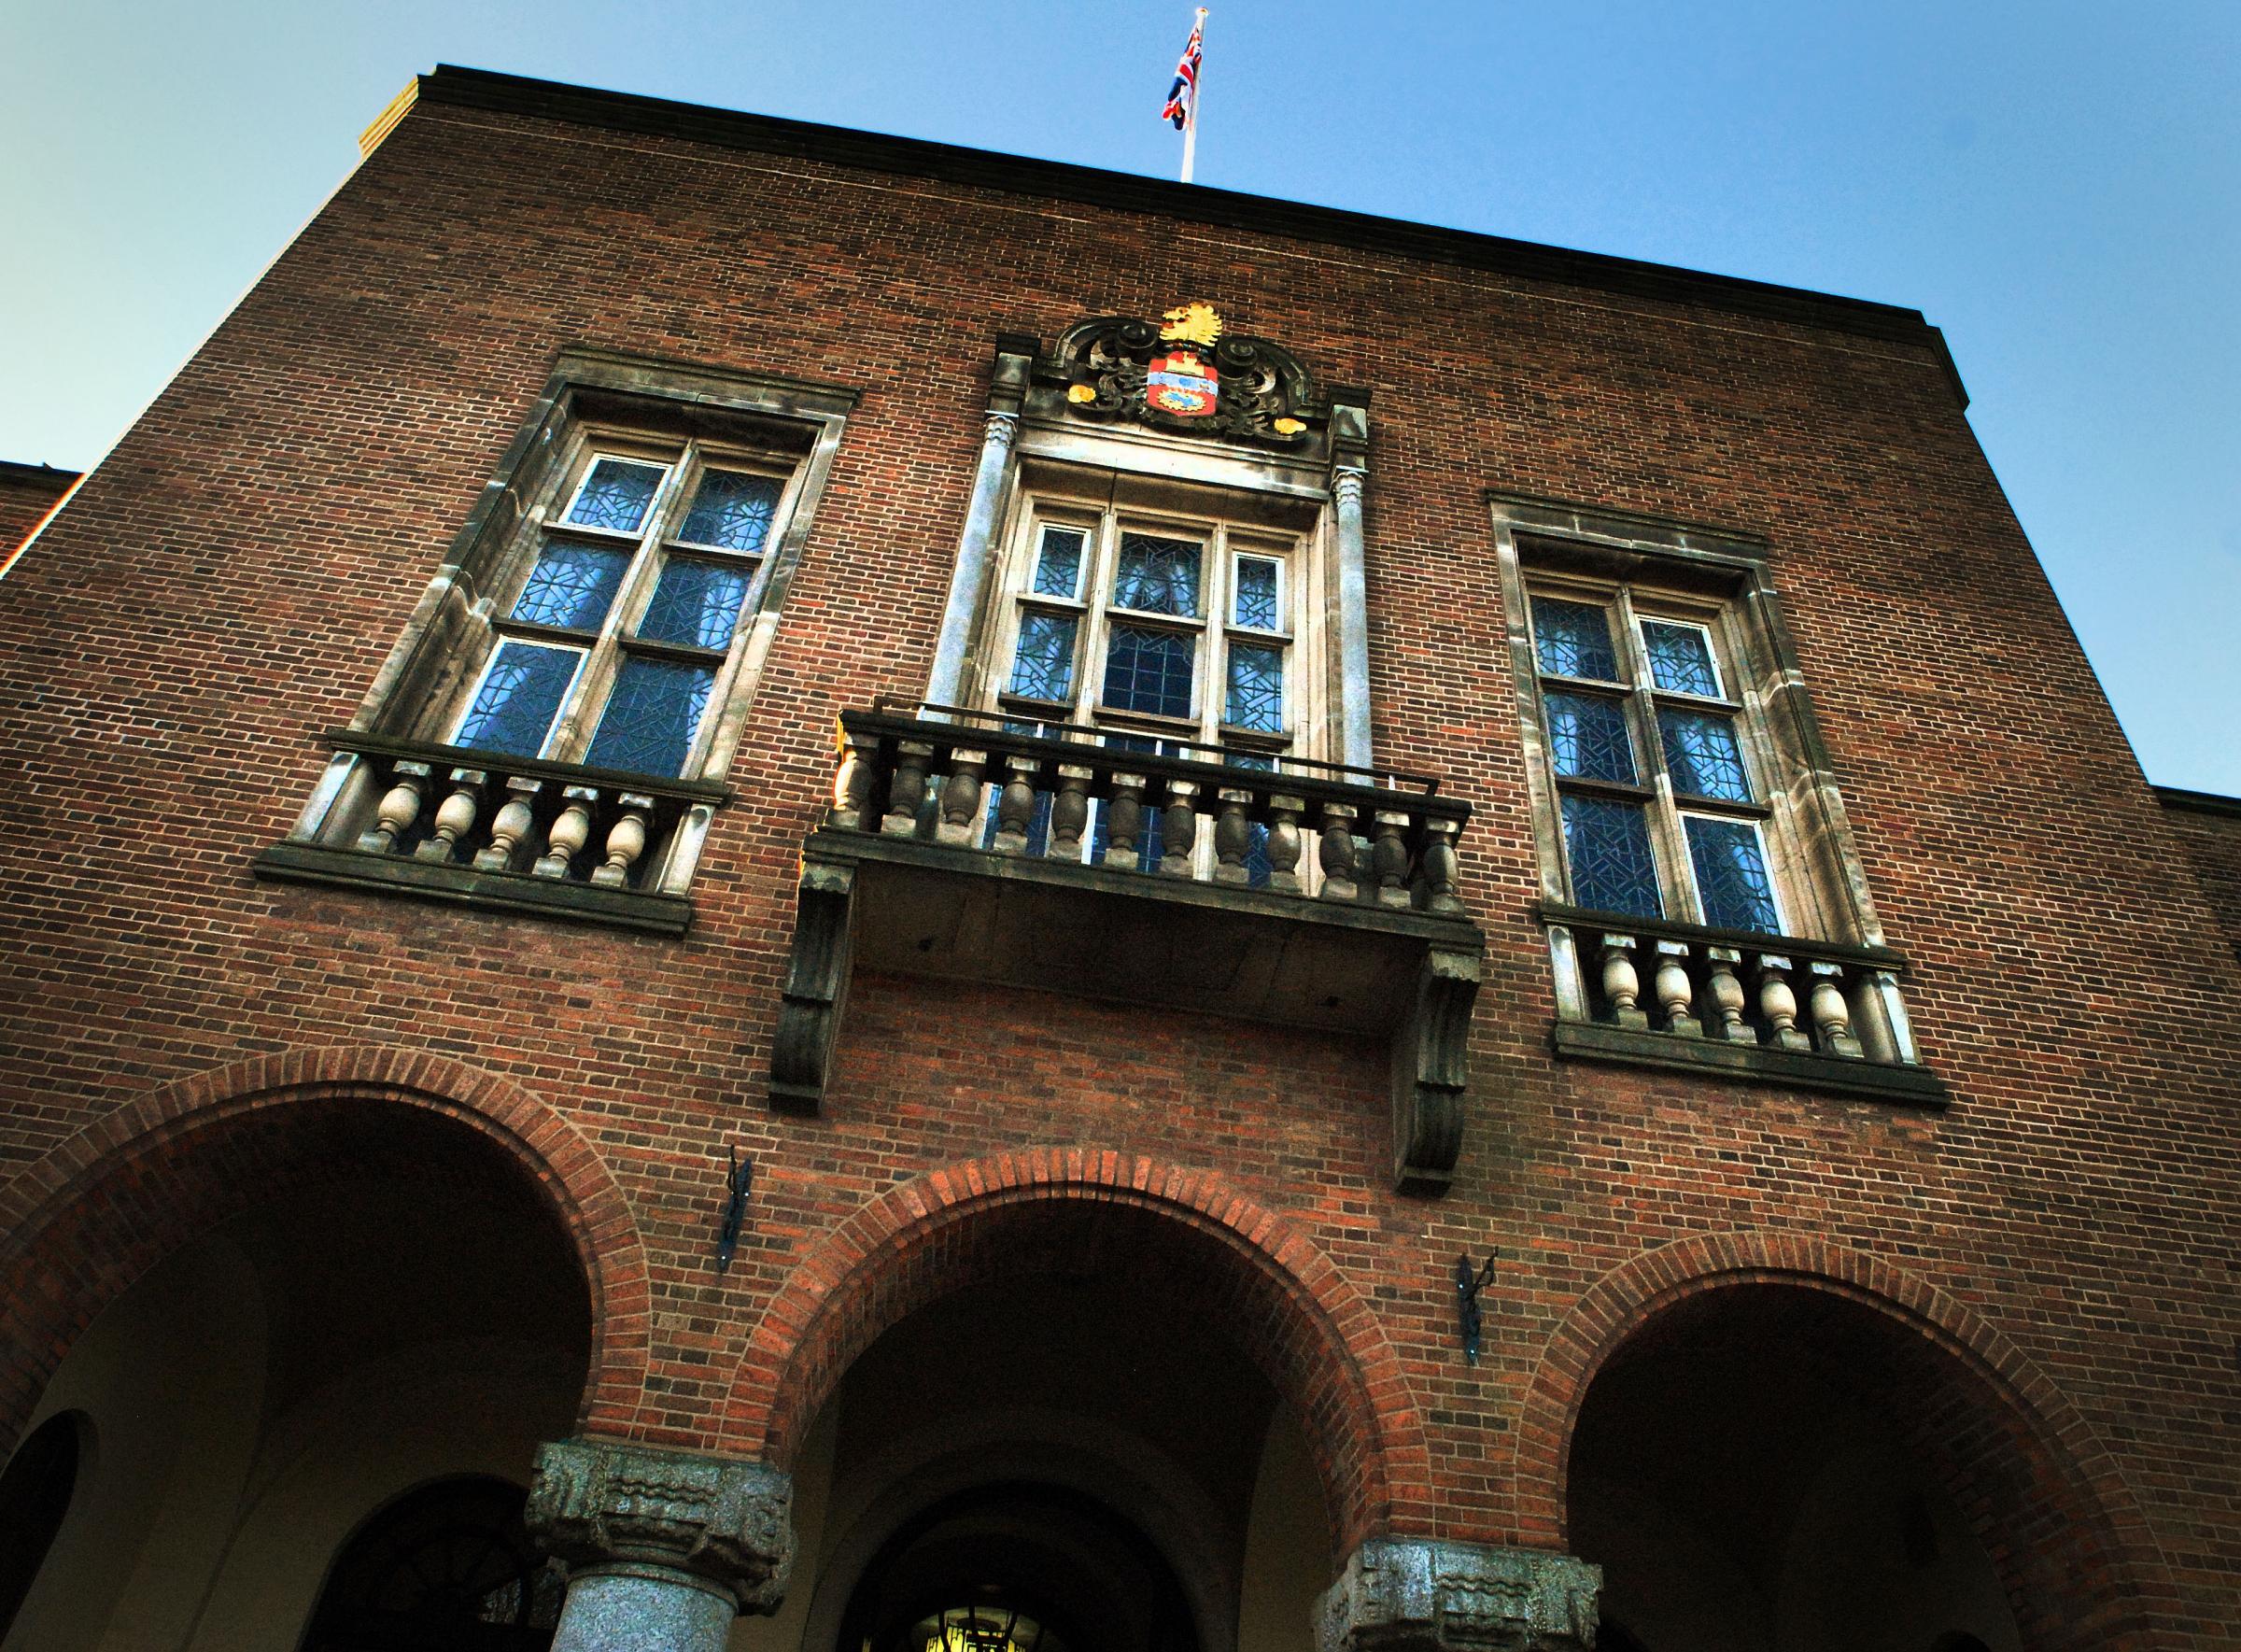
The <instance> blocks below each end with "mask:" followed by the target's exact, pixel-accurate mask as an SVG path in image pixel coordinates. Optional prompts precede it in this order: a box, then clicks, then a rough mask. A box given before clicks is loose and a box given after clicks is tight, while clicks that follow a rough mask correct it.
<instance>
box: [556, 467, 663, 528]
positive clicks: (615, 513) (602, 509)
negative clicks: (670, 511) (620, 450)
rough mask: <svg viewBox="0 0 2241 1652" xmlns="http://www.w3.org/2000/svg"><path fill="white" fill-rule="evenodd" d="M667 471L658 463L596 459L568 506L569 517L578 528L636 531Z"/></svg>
mask: <svg viewBox="0 0 2241 1652" xmlns="http://www.w3.org/2000/svg"><path fill="white" fill-rule="evenodd" d="M667 474H668V471H667V469H666V468H665V467H663V466H661V465H649V464H639V463H637V462H636V461H634V460H631V459H595V460H593V461H592V466H591V473H590V474H589V475H588V476H586V477H585V478H584V487H583V488H582V489H581V490H580V491H579V492H578V493H577V495H576V502H575V503H574V504H573V505H571V506H570V507H569V512H568V519H569V520H570V521H571V522H573V523H574V524H576V526H577V527H579V528H605V529H612V530H613V531H614V532H616V533H636V532H637V531H638V530H639V529H640V528H641V527H642V526H644V524H645V520H646V509H647V507H648V506H650V505H651V504H653V502H654V494H655V489H657V488H659V487H660V486H661V479H662V477H663V476H665V475H667Z"/></svg>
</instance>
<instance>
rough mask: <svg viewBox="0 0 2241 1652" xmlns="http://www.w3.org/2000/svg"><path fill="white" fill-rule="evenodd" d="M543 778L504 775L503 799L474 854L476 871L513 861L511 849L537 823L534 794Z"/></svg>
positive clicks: (539, 790) (504, 866) (497, 869)
mask: <svg viewBox="0 0 2241 1652" xmlns="http://www.w3.org/2000/svg"><path fill="white" fill-rule="evenodd" d="M543 790H544V782H543V781H542V780H531V779H529V777H528V776H527V775H520V774H514V775H509V776H507V778H506V800H505V802H504V803H503V804H502V805H500V809H499V812H498V813H497V814H496V815H494V816H492V817H491V821H490V841H489V842H487V843H486V844H484V845H483V848H482V850H481V852H480V853H479V854H476V855H475V857H474V869H475V870H476V871H478V872H502V871H504V870H506V869H507V868H510V867H511V866H512V865H513V864H514V851H515V850H516V849H519V848H520V847H521V841H522V840H523V839H524V838H527V837H528V836H529V828H530V827H531V826H535V825H536V824H537V798H538V795H539V794H540V793H542V792H543Z"/></svg>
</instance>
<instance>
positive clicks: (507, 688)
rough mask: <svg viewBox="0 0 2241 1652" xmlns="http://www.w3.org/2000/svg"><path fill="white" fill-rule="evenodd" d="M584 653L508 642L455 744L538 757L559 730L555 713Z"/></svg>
mask: <svg viewBox="0 0 2241 1652" xmlns="http://www.w3.org/2000/svg"><path fill="white" fill-rule="evenodd" d="M583 657H584V656H583V655H582V654H581V653H579V652H578V651H577V650H575V649H573V648H550V647H547V646H545V645H543V643H538V642H511V641H509V642H500V644H499V645H498V654H497V656H496V657H494V658H493V659H492V660H491V662H490V669H489V671H486V673H484V676H483V685H482V686H481V687H480V688H478V689H476V690H475V694H474V703H473V704H472V705H471V706H469V707H468V708H467V715H466V716H465V717H463V718H462V719H460V722H459V731H458V733H457V734H455V735H453V736H452V737H451V743H452V744H454V745H461V746H477V747H480V748H481V749H482V750H484V751H486V752H505V753H507V754H509V755H513V756H516V757H534V756H535V755H537V754H538V753H540V752H542V751H543V749H544V741H545V736H546V735H548V734H550V733H551V732H552V731H553V716H554V713H557V712H558V711H559V709H560V701H561V699H562V698H563V697H565V696H566V695H567V693H568V685H569V684H570V683H571V682H573V681H574V680H575V675H576V666H577V663H578V662H579V661H581V660H582V659H583Z"/></svg>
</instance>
